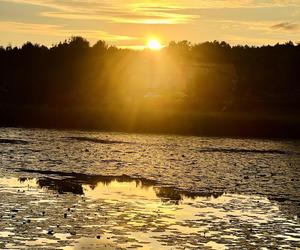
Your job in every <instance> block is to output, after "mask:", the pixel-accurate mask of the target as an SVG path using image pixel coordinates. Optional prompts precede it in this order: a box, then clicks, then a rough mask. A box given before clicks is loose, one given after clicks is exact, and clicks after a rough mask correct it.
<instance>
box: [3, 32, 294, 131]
mask: <svg viewBox="0 0 300 250" xmlns="http://www.w3.org/2000/svg"><path fill="white" fill-rule="evenodd" d="M299 69H300V45H299V44H298V45H295V44H293V43H292V42H287V43H285V44H277V45H275V46H262V47H254V46H252V47H249V46H233V47H232V46H230V45H229V44H227V43H226V42H224V41H222V42H219V41H214V42H205V43H199V44H192V43H190V42H188V41H179V42H170V44H169V46H167V47H165V48H164V49H163V50H162V51H160V52H152V51H149V50H147V49H146V50H144V51H132V50H128V49H118V48H116V47H114V46H109V45H108V44H106V43H105V42H104V41H102V40H100V41H98V42H97V43H96V44H95V45H93V46H91V45H90V44H89V42H88V41H87V40H86V39H84V38H82V37H72V38H70V39H68V40H65V41H64V42H61V43H59V44H56V45H54V46H52V47H51V48H47V47H45V46H43V45H38V44H32V43H30V42H27V43H25V44H24V45H23V46H22V47H21V48H17V47H12V46H7V47H6V48H4V47H0V105H1V114H2V116H1V118H0V121H1V124H4V125H5V124H13V125H22V124H18V123H19V122H20V120H22V121H24V120H26V121H28V120H29V119H33V118H32V117H38V116H37V113H38V112H41V113H43V115H44V119H46V118H45V117H52V116H53V112H54V113H55V112H58V111H61V110H66V109H73V110H74V109H77V110H86V109H93V108H96V109H114V110H117V111H124V112H125V111H126V109H127V108H128V109H133V107H135V110H144V111H145V110H149V109H148V108H149V107H150V106H151V108H152V109H153V110H155V107H156V108H157V110H159V111H160V110H161V107H162V106H163V107H164V109H172V110H176V112H177V111H178V112H179V113H180V112H185V111H189V110H193V111H196V112H197V111H199V112H200V111H201V112H226V113H230V114H235V113H239V114H240V113H244V114H254V115H256V116H257V115H258V114H268V115H271V114H272V115H275V116H282V115H287V114H289V115H291V116H293V117H296V116H298V114H299V107H300V105H299V103H300V74H299ZM24 110H25V111H26V112H27V113H26V112H25V111H24ZM28 110H30V112H29V111H28ZM23 111H24V112H25V113H24V112H23ZM22 112H23V113H22ZM65 112H67V111H65ZM82 112H83V113H84V112H85V111H82ZM25 114H31V115H32V116H30V118H24V116H25ZM144 114H146V113H145V112H144ZM74 116H76V115H74ZM20 117H23V118H22V119H21V118H20ZM49 119H50V118H49ZM74 119H75V118H74V117H73V118H72V119H71V118H70V120H68V121H66V122H65V124H64V125H63V126H65V125H66V126H68V124H73V122H72V121H73V120H74ZM33 120H35V119H33ZM88 122H91V121H87V123H88ZM119 122H120V121H119ZM107 123H110V122H107ZM30 124H31V123H30ZM103 124H104V123H103V122H102V123H101V124H100V127H101V126H104V125H103ZM31 125H34V122H32V124H31ZM52 125H53V124H52ZM85 125H86V124H85ZM49 126H51V124H49ZM78 126H79V125H78ZM83 126H84V125H83ZM105 126H106V127H109V126H110V125H107V124H106V125H105ZM149 126H150V125H149ZM161 126H163V125H161ZM191 129H192V128H191Z"/></svg>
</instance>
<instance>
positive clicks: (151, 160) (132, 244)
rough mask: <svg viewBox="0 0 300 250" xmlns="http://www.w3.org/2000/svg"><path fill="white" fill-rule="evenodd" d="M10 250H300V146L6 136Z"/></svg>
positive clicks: (2, 187) (4, 185) (5, 233)
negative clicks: (298, 249)
mask: <svg viewBox="0 0 300 250" xmlns="http://www.w3.org/2000/svg"><path fill="white" fill-rule="evenodd" d="M0 152H1V158H0V164H1V168H0V174H1V177H0V192H1V195H2V199H1V202H0V217H1V221H0V248H1V249H22V248H24V249H66V250H69V249H254V248H260V249H269V248H272V249H297V248H300V219H299V217H300V141H299V140H262V139H234V138H217V137H215V138H214V137H196V136H175V135H151V134H145V135H143V134H126V133H109V132H95V131H90V132H86V131H70V130H61V131H58V130H46V129H20V128H0Z"/></svg>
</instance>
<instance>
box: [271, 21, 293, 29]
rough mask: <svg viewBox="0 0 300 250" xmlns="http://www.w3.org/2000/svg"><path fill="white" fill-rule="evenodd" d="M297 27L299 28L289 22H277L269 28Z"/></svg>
mask: <svg viewBox="0 0 300 250" xmlns="http://www.w3.org/2000/svg"><path fill="white" fill-rule="evenodd" d="M298 28H299V25H298V24H295V23H290V22H283V23H278V24H275V25H272V26H271V29H274V30H297V29H298Z"/></svg>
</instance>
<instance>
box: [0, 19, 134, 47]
mask: <svg viewBox="0 0 300 250" xmlns="http://www.w3.org/2000/svg"><path fill="white" fill-rule="evenodd" d="M0 32H15V33H25V34H34V35H47V36H49V35H51V36H58V37H64V38H66V37H70V36H75V35H78V36H83V37H86V38H88V39H92V40H95V39H98V40H100V39H101V40H107V41H111V42H113V41H124V40H134V39H137V38H136V37H130V36H122V35H116V34H110V33H107V32H104V31H100V30H99V31H97V30H86V29H82V30H80V29H66V28H65V27H63V26H60V25H50V24H36V23H21V22H5V21H0Z"/></svg>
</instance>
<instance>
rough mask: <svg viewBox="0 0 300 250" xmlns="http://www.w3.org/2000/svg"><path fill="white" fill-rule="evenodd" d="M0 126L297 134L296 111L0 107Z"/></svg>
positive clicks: (268, 135)
mask: <svg viewBox="0 0 300 250" xmlns="http://www.w3.org/2000/svg"><path fill="white" fill-rule="evenodd" d="M0 126H2V127H31V128H34V127H36V128H55V129H80V130H103V131H116V132H129V133H131V132H132V133H163V134H166V133H167V134H182V135H197V136H220V137H245V138H274V139H275V138H286V139H299V138H300V117H299V115H297V114H293V113H291V114H288V113H287V112H284V113H282V114H278V113H277V114H272V113H247V112H243V113H241V112H200V111H195V110H194V111H193V110H191V111H189V110H187V111H182V110H181V111H179V110H163V109H161V110H158V109H155V110H149V109H132V110H124V109H101V108H98V109H95V108H37V107H35V108H32V107H18V108H17V107H14V108H12V107H9V108H7V107H2V108H0Z"/></svg>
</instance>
